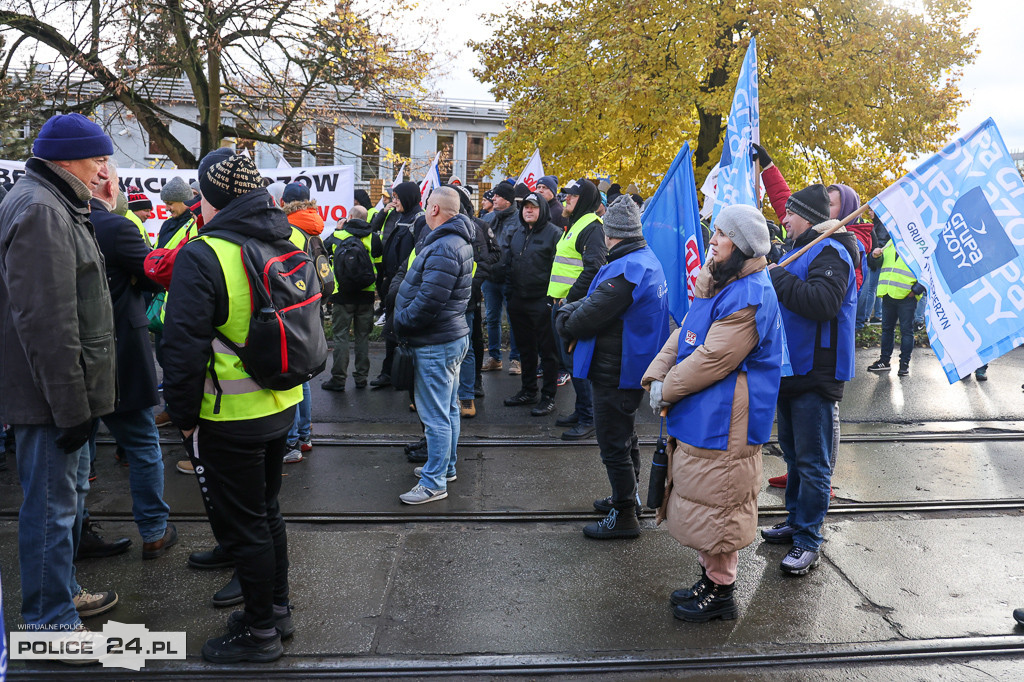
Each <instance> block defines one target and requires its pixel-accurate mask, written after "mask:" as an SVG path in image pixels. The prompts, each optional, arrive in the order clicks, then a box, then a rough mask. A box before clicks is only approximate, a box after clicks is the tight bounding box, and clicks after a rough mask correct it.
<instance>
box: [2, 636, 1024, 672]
mask: <svg viewBox="0 0 1024 682" xmlns="http://www.w3.org/2000/svg"><path fill="white" fill-rule="evenodd" d="M793 648H794V647H785V646H782V647H771V648H769V649H766V650H763V651H758V652H756V653H745V652H744V653H740V652H737V651H726V652H715V653H705V652H702V651H696V652H694V654H693V655H692V656H680V655H679V653H678V652H671V653H670V655H658V654H653V655H650V654H648V655H625V656H601V657H599V656H587V655H577V656H572V655H565V654H563V655H558V654H526V655H522V654H517V655H453V656H445V657H443V658H442V657H436V658H433V657H416V658H397V657H387V658H384V657H376V656H374V657H365V656H364V657H360V656H333V657H326V656H288V657H287V658H284V659H282V660H281V661H280V662H279V663H277V664H263V665H238V666H232V667H231V668H224V667H214V666H211V665H209V664H206V663H203V662H201V661H199V660H198V657H190V658H189V659H186V661H185V662H184V663H179V664H177V665H175V666H173V667H171V666H169V665H168V664H166V663H162V662H158V663H154V664H151V665H149V666H147V667H146V672H145V676H146V678H147V679H153V678H160V679H188V680H197V679H198V680H202V679H214V678H216V679H250V680H251V679H265V678H273V679H312V678H316V679H353V678H359V679H365V678H382V677H387V678H393V677H417V678H418V677H461V676H469V675H473V676H477V675H495V676H499V675H501V676H504V675H563V676H564V675H572V674H581V675H582V674H606V675H607V674H616V673H618V674H636V673H644V672H650V673H655V672H673V671H698V670H719V671H729V670H733V671H737V672H738V671H742V670H744V669H747V668H752V667H755V666H757V667H762V666H772V667H788V666H794V667H795V666H799V667H800V670H802V671H804V672H808V667H809V666H812V665H814V666H829V667H831V666H835V667H839V666H860V667H869V666H872V665H884V664H890V663H907V662H909V661H920V660H928V659H944V660H949V659H954V660H955V659H962V658H969V659H973V660H977V659H979V658H996V657H1003V656H1007V657H1009V656H1024V637H1020V636H1010V635H995V636H989V637H966V638H957V639H923V640H901V641H891V642H873V643H867V644H840V645H826V646H821V647H816V648H812V649H804V650H798V651H794V650H793ZM666 653H669V652H666ZM57 665H58V664H49V665H47V667H46V668H45V669H38V670H19V669H17V668H15V667H14V666H12V668H11V670H10V672H11V673H13V674H15V675H16V676H17V677H18V679H45V680H50V679H53V676H54V672H55V670H60V673H61V675H60V677H61V679H90V680H91V679H96V674H97V671H96V669H95V668H92V669H89V668H85V669H82V670H69V669H68V668H66V667H59V668H58V667H56V666H57ZM51 666H53V667H51ZM284 666H287V667H284ZM19 667H20V666H19ZM102 676H103V678H104V679H110V680H122V679H136V678H137V677H138V673H136V672H134V671H130V670H117V669H104V670H103V672H102Z"/></svg>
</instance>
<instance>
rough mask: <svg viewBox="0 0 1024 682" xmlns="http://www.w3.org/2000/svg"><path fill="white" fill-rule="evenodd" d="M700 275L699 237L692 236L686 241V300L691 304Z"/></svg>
mask: <svg viewBox="0 0 1024 682" xmlns="http://www.w3.org/2000/svg"><path fill="white" fill-rule="evenodd" d="M698 229H699V228H698ZM699 273H700V251H699V250H697V237H696V235H690V238H689V239H687V240H686V298H687V299H688V300H689V301H690V302H691V303H692V302H693V289H694V286H696V284H697V275H698V274H699ZM687 340H689V339H687Z"/></svg>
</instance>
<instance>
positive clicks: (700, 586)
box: [669, 566, 714, 606]
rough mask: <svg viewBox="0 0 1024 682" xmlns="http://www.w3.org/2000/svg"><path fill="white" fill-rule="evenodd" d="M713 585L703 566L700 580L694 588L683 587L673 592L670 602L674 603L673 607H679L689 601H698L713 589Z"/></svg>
mask: <svg viewBox="0 0 1024 682" xmlns="http://www.w3.org/2000/svg"><path fill="white" fill-rule="evenodd" d="M712 585H714V583H713V582H711V580H710V578H708V572H707V571H706V570H705V569H704V567H703V566H701V567H700V580H698V581H697V582H695V583H694V584H693V586H692V587H683V588H681V589H678V590H676V591H675V592H673V593H672V596H671V597H669V601H671V602H672V605H673V606H679V605H680V604H684V603H686V602H688V601H692V600H694V599H698V598H700V597H702V596H704V593H705V592H707V591H708V590H709V589H711V586H712Z"/></svg>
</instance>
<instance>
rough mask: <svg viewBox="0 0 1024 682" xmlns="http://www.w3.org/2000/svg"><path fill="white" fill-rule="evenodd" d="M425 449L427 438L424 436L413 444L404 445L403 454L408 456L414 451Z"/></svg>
mask: <svg viewBox="0 0 1024 682" xmlns="http://www.w3.org/2000/svg"><path fill="white" fill-rule="evenodd" d="M425 447H427V438H426V436H424V437H423V438H420V439H419V440H418V441H416V442H415V443H406V445H405V454H407V455H408V454H409V453H410V452H413V451H414V450H421V449H423V448H425Z"/></svg>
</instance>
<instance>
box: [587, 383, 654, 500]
mask: <svg viewBox="0 0 1024 682" xmlns="http://www.w3.org/2000/svg"><path fill="white" fill-rule="evenodd" d="M592 386H593V387H594V428H595V431H596V435H597V444H598V446H599V447H600V448H601V461H602V462H604V466H605V469H607V470H608V481H609V482H610V483H611V484H612V506H613V507H615V508H616V509H618V510H620V511H621V510H626V509H633V507H635V506H636V493H637V480H638V479H639V478H640V448H639V446H638V444H637V438H636V428H635V426H636V410H637V408H638V407H640V401H641V400H643V398H644V390H643V389H642V388H611V387H608V386H601V385H600V384H592Z"/></svg>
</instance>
